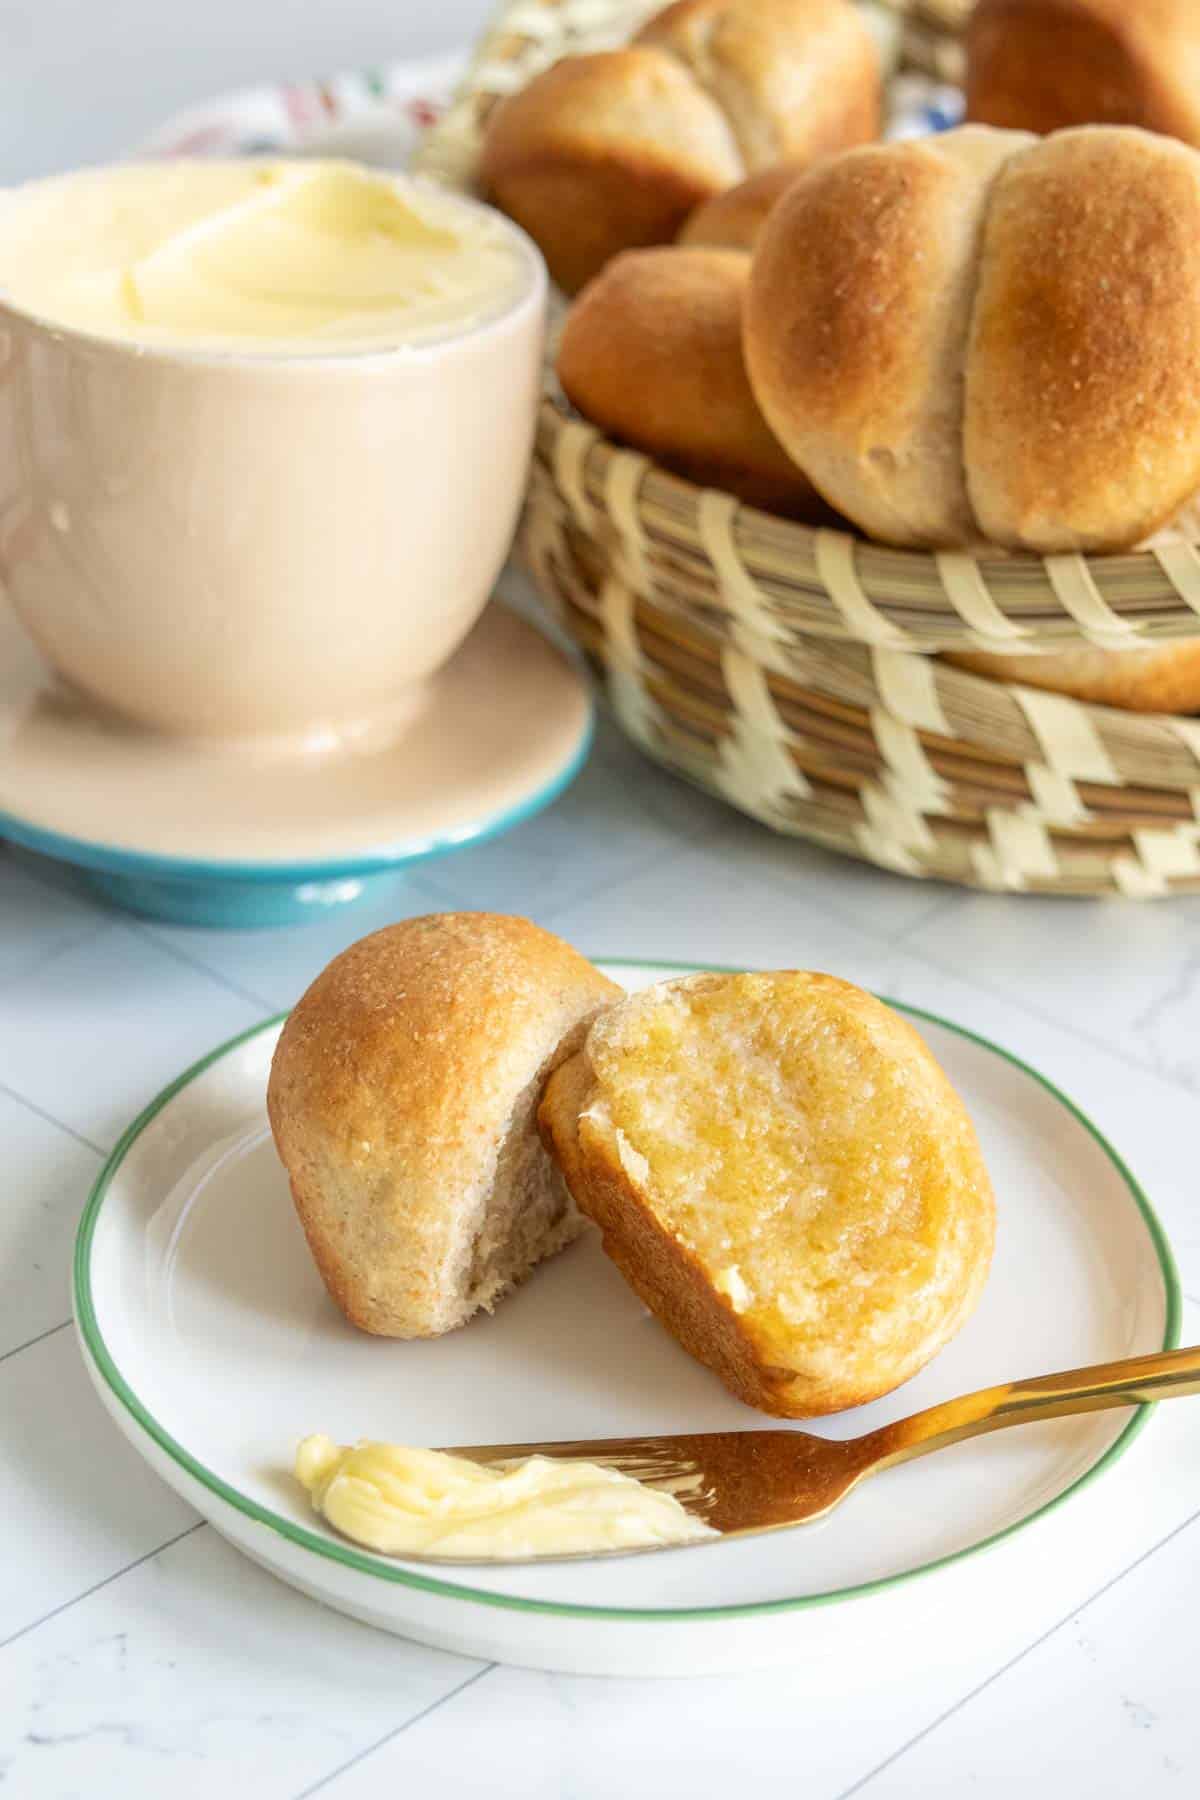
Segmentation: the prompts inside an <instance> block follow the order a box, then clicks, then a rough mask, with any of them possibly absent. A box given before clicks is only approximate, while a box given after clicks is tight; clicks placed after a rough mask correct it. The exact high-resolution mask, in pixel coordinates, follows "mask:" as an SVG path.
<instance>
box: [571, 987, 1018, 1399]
mask: <svg viewBox="0 0 1200 1800" xmlns="http://www.w3.org/2000/svg"><path fill="white" fill-rule="evenodd" d="M540 1119H541V1126H542V1131H543V1133H544V1134H545V1137H546V1141H547V1142H548V1144H549V1145H550V1146H551V1148H552V1150H553V1152H554V1154H555V1156H556V1157H557V1158H558V1160H559V1162H560V1163H561V1164H562V1167H563V1169H564V1171H565V1173H566V1177H567V1181H568V1183H569V1185H570V1188H571V1192H572V1193H573V1194H574V1196H575V1198H576V1200H577V1201H578V1203H579V1205H580V1206H581V1207H582V1208H583V1210H584V1211H585V1212H587V1213H589V1214H590V1215H591V1216H592V1218H593V1219H595V1221H596V1222H597V1224H598V1225H599V1226H600V1230H601V1233H602V1235H603V1243H604V1248H605V1250H606V1251H607V1253H608V1255H609V1256H610V1257H611V1258H612V1259H613V1261H614V1262H615V1263H616V1265H617V1267H618V1268H619V1269H620V1271H621V1273H622V1274H623V1275H624V1276H625V1278H626V1280H627V1281H628V1282H629V1284H630V1286H631V1287H632V1288H633V1289H634V1290H635V1292H636V1293H637V1294H638V1295H639V1296H640V1297H641V1299H642V1300H643V1301H644V1302H645V1304H646V1305H647V1306H648V1307H649V1308H650V1310H651V1311H652V1312H653V1313H655V1314H656V1315H657V1317H658V1318H659V1319H660V1320H661V1321H662V1323H663V1324H664V1325H665V1326H666V1327H667V1329H668V1330H669V1331H670V1332H671V1333H672V1334H673V1335H674V1336H675V1337H676V1338H677V1339H678V1341H679V1342H680V1343H681V1344H682V1345H683V1347H684V1349H685V1350H688V1351H690V1352H691V1354H692V1355H693V1356H694V1357H696V1358H697V1359H698V1360H699V1361H700V1362H702V1363H705V1364H707V1366H708V1367H709V1368H710V1369H713V1370H714V1371H715V1372H716V1374H717V1375H719V1376H720V1378H721V1380H722V1381H723V1382H724V1383H725V1385H726V1386H727V1387H728V1388H729V1389H730V1390H731V1391H732V1392H733V1393H734V1394H736V1395H737V1396H738V1397H739V1398H740V1399H742V1400H744V1401H746V1402H747V1404H748V1405H750V1406H755V1407H759V1408H760V1409H761V1410H762V1411H764V1412H769V1413H777V1414H780V1415H782V1416H784V1417H791V1418H804V1417H807V1416H810V1415H812V1414H815V1413H827V1412H835V1411H837V1410H839V1409H840V1408H842V1407H846V1406H857V1405H859V1404H861V1403H862V1402H864V1401H867V1400H874V1399H877V1398H878V1397H879V1395H881V1394H886V1393H887V1392H888V1391H889V1390H890V1389H892V1388H894V1387H896V1386H898V1385H899V1383H900V1382H902V1381H906V1380H907V1379H908V1377H909V1376H910V1375H914V1374H916V1372H917V1370H918V1369H920V1368H921V1367H922V1366H923V1365H924V1364H925V1363H927V1362H928V1361H929V1359H930V1357H932V1356H933V1355H934V1354H935V1352H936V1351H937V1350H939V1349H940V1348H941V1346H942V1345H943V1344H944V1343H945V1342H946V1341H947V1339H948V1338H950V1337H951V1336H952V1335H953V1333H954V1332H955V1331H957V1330H958V1328H959V1326H960V1325H962V1323H963V1322H964V1321H965V1319H966V1318H967V1317H968V1316H969V1314H970V1313H971V1311H972V1309H973V1308H974V1306H975V1304H976V1302H977V1300H978V1299H979V1296H980V1293H981V1291H982V1288H983V1284H984V1282H985V1280H986V1278H987V1272H988V1267H989V1263H990V1260H991V1254H992V1241H993V1234H994V1205H993V1200H992V1191H991V1187H990V1184H989V1182H988V1176H987V1171H986V1169H985V1167H984V1164H983V1158H982V1156H981V1154H980V1150H979V1145H978V1143H977V1141H976V1138H975V1133H974V1130H973V1129H972V1126H971V1122H970V1119H969V1118H968V1117H967V1113H966V1110H965V1108H964V1107H963V1104H962V1102H961V1101H960V1099H959V1098H958V1096H957V1094H956V1093H955V1092H954V1089H953V1088H952V1087H951V1085H950V1083H949V1081H948V1080H947V1079H946V1077H945V1075H944V1074H943V1073H942V1070H941V1069H940V1068H939V1066H938V1064H937V1063H936V1062H935V1061H934V1058H933V1057H932V1055H931V1054H930V1052H929V1050H928V1049H927V1048H926V1046H925V1044H924V1042H923V1040H922V1039H921V1038H920V1036H919V1035H918V1034H917V1032H916V1031H914V1029H913V1028H912V1026H911V1025H909V1024H908V1023H907V1022H906V1021H905V1020H903V1019H901V1018H900V1017H899V1015H898V1014H897V1013H895V1012H893V1011H892V1010H891V1009H890V1008H889V1007H887V1006H884V1005H883V1004H882V1002H881V1001H878V1000H875V999H873V998H872V996H871V995H869V994H866V993H863V992H862V990H861V989H859V988H856V987H853V986H851V985H850V983H848V982H845V981H838V980H836V979H835V978H834V977H832V976H830V975H817V974H809V973H804V972H800V973H782V974H767V975H698V976H691V977H687V978H684V979H682V980H678V981H671V982H666V983H664V984H663V985H662V986H660V987H654V988H649V989H647V990H645V991H644V992H641V993H637V994H634V995H631V996H630V997H629V998H628V999H625V1000H623V1001H621V1002H619V1003H618V1004H617V1005H616V1006H615V1007H613V1008H611V1009H610V1010H608V1011H607V1012H605V1013H603V1014H602V1015H601V1016H600V1017H599V1018H597V1019H596V1021H595V1022H594V1023H593V1025H592V1026H591V1028H590V1030H589V1031H588V1034H587V1038H586V1041H585V1042H584V1044H583V1047H582V1048H581V1049H580V1050H579V1051H578V1052H577V1054H576V1055H574V1056H573V1057H571V1058H570V1059H569V1060H568V1061H567V1062H565V1063H563V1065H562V1066H561V1067H560V1068H559V1069H557V1070H556V1071H555V1073H554V1074H553V1075H552V1076H551V1078H550V1081H549V1084H548V1086H547V1089H546V1097H545V1099H544V1101H543V1102H542V1106H541V1111H540Z"/></svg>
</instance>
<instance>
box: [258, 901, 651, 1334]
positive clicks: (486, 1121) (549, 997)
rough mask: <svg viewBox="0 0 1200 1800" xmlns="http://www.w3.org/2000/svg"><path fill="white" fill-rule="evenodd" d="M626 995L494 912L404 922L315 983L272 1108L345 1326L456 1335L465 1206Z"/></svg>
mask: <svg viewBox="0 0 1200 1800" xmlns="http://www.w3.org/2000/svg"><path fill="white" fill-rule="evenodd" d="M619 992H620V990H619V989H618V988H616V987H615V986H614V985H613V983H612V982H610V981H608V980H607V979H606V978H605V977H604V976H603V975H601V974H600V972H599V971H598V970H597V969H595V968H593V967H592V965H591V964H590V963H589V962H588V961H587V960H586V959H585V958H584V957H582V956H580V955H579V954H578V953H577V952H576V951H575V950H572V949H571V947H570V946H569V945H567V944H565V943H563V942H562V941H561V940H560V939H558V938H555V937H553V936H552V935H551V934H550V933H549V932H546V931H542V930H541V929H540V928H539V927H538V926H536V925H532V924H530V923H529V922H528V921H527V920H524V919H512V918H502V917H498V916H495V915H492V914H488V913H449V914H443V915H434V916H432V917H428V918H420V919H408V920H405V921H404V922H403V923H402V924H398V925H393V926H389V927H387V928H386V929H385V930H383V931H377V932H375V933H373V934H372V935H371V936H370V937H366V938H364V939H362V940H361V941H360V942H359V943H357V944H354V945H352V946H351V947H350V949H348V950H345V951H343V952H342V954H341V955H340V956H338V957H335V958H334V960H333V962H332V963H330V964H329V966H328V967H327V968H326V969H325V970H324V971H323V972H322V973H321V974H320V975H318V977H317V979H316V980H315V981H314V982H313V983H312V985H311V987H310V988H309V989H308V991H307V992H306V993H305V994H304V996H303V997H302V998H301V1000H300V1001H299V1002H298V1003H297V1005H296V1006H295V1008H294V1009H293V1011H292V1013H291V1015H290V1017H289V1018H288V1020H287V1023H286V1024H285V1026H284V1028H283V1031H282V1033H281V1035H280V1039H279V1043H278V1045H277V1047H276V1051H275V1056H274V1060H273V1062H272V1066H271V1077H270V1082H269V1085H268V1090H267V1110H268V1114H269V1117H270V1121H271V1129H272V1131H273V1133H274V1136H275V1143H276V1147H277V1149H278V1152H279V1156H280V1160H281V1161H282V1162H283V1164H284V1167H285V1168H286V1169H287V1172H288V1176H289V1178H290V1182H291V1188H292V1195H293V1199H294V1200H295V1203H296V1210H297V1213H298V1214H299V1217H300V1222H301V1224H302V1225H303V1227H304V1231H305V1235H306V1237H307V1239H308V1242H309V1247H310V1249H311V1251H312V1254H313V1257H314V1260H315V1261H316V1263H317V1267H318V1268H319V1270H320V1272H321V1276H322V1279H323V1280H324V1282H325V1285H326V1287H327V1288H328V1290H329V1292H330V1294H331V1295H332V1296H333V1298H334V1300H335V1301H336V1302H337V1304H338V1305H339V1306H340V1307H341V1309H342V1311H343V1312H344V1313H345V1315H346V1317H347V1318H348V1319H350V1321H351V1322H352V1323H353V1324H355V1325H358V1326H360V1327H361V1328H362V1329H363V1330H365V1331H371V1332H376V1333H379V1334H381V1335H384V1336H393V1337H413V1336H429V1335H436V1334H437V1333H438V1332H439V1331H442V1330H446V1329H448V1328H449V1327H450V1325H452V1324H457V1323H460V1322H461V1306H460V1303H459V1302H458V1301H456V1300H455V1299H454V1297H453V1296H452V1295H450V1294H449V1293H448V1291H447V1284H448V1279H449V1271H450V1269H451V1265H452V1264H453V1261H454V1256H455V1250H456V1243H457V1240H458V1239H459V1238H461V1231H462V1207H463V1206H464V1205H465V1204H466V1197H467V1196H468V1195H469V1194H471V1193H473V1192H474V1193H479V1192H481V1190H482V1187H483V1186H484V1185H486V1181H487V1178H488V1172H489V1170H490V1169H491V1168H494V1166H495V1162H496V1157H497V1154H498V1152H499V1149H500V1147H501V1146H502V1144H503V1143H504V1141H505V1136H506V1133H507V1132H508V1130H509V1127H510V1123H511V1120H512V1115H513V1112H514V1107H515V1106H516V1104H517V1102H518V1101H519V1099H520V1097H521V1096H522V1094H523V1093H524V1092H525V1090H527V1088H528V1086H529V1084H530V1082H531V1081H533V1080H534V1079H535V1077H537V1075H538V1073H539V1071H540V1070H542V1069H543V1068H544V1067H545V1066H546V1065H547V1063H548V1062H549V1063H552V1062H553V1060H554V1059H555V1057H556V1056H557V1055H559V1054H562V1055H565V1054H567V1053H568V1051H569V1050H570V1049H571V1048H572V1047H573V1045H572V1041H571V1036H570V1034H571V1032H572V1031H573V1030H577V1028H578V1027H579V1026H580V1024H581V1022H582V1021H584V1020H586V1019H588V1018H590V1017H591V1016H592V1015H593V1014H594V1013H595V1011H596V1010H597V1009H598V1008H599V1007H601V1006H603V1005H605V1004H608V1003H610V1002H611V1001H612V1000H613V999H614V998H615V997H616V996H617V995H618V994H619ZM538 1154H540V1152H538ZM559 1241H565V1235H561V1234H560V1239H559ZM552 1247H557V1246H556V1245H551V1244H547V1245H546V1246H545V1248H546V1249H549V1248H552ZM456 1309H457V1310H456Z"/></svg>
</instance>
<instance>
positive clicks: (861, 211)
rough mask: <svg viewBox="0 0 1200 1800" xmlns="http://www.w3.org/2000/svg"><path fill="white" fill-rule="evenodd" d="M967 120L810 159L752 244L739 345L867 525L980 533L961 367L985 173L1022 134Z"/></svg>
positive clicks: (988, 177) (836, 494) (785, 437)
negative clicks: (975, 527)
mask: <svg viewBox="0 0 1200 1800" xmlns="http://www.w3.org/2000/svg"><path fill="white" fill-rule="evenodd" d="M1030 141H1031V140H1029V139H1028V138H1024V137H1013V136H1011V135H1009V134H1007V133H998V132H990V131H985V130H980V129H978V128H976V129H974V130H964V131H960V132H952V133H948V134H947V135H946V136H944V137H940V138H929V139H927V140H923V141H922V142H920V143H914V144H905V145H882V144H881V145H874V146H871V147H870V148H868V149H863V150H858V151H854V152H853V153H851V154H848V155H845V156H840V157H836V158H832V159H830V161H829V162H827V163H825V164H823V165H822V166H821V167H820V168H817V169H814V170H812V171H810V173H809V174H808V175H806V176H804V177H803V178H802V179H801V180H800V181H799V182H798V183H797V184H795V185H794V186H793V187H792V188H791V190H790V191H789V192H788V193H787V194H786V195H785V196H784V198H783V199H782V200H781V201H780V202H779V205H778V206H777V207H776V208H775V209H774V211H773V212H772V214H771V216H770V219H769V220H768V222H767V224H766V226H765V227H764V229H763V234H762V237H761V239H760V241H759V245H758V249H757V252H756V254H755V259H754V265H753V273H752V277H751V282H750V290H749V295H748V300H747V308H746V324H745V337H746V360H747V365H748V367H749V371H750V378H751V381H752V383H753V386H754V391H755V393H756V395H757V397H758V400H759V404H760V405H761V407H762V409H763V412H764V413H765V414H766V417H767V420H768V422H769V423H770V425H771V426H772V427H773V429H774V431H775V433H776V435H777V436H778V438H779V439H780V441H781V442H782V443H783V444H784V445H785V446H786V448H787V449H788V450H789V452H790V453H791V455H792V457H793V458H794V459H795V461H796V462H798V463H799V464H800V466H801V467H802V468H803V469H804V470H805V472H806V473H807V474H808V475H809V476H810V478H811V479H812V480H813V482H814V483H815V485H816V486H817V487H818V488H819V489H820V491H821V492H822V493H824V494H825V496H826V497H827V498H828V499H830V500H831V501H834V502H835V503H836V504H837V505H838V507H839V509H840V510H841V511H843V512H845V513H846V515H847V516H848V517H849V518H851V519H853V520H854V522H855V524H856V525H858V526H859V527H860V528H861V529H862V530H863V531H865V532H867V533H868V534H869V535H870V536H872V537H879V538H883V539H886V540H887V541H888V542H890V543H900V544H917V543H938V542H941V543H956V542H963V541H965V540H966V539H967V538H969V537H970V536H971V535H972V519H971V510H970V504H969V501H968V499H967V491H966V480H965V476H964V472H963V467H962V448H961V440H962V368H963V356H964V350H965V344H966V338H967V332H968V329H969V325H970V318H971V306H972V300H973V295H974V289H975V284H976V279H977V271H978V259H979V245H980V237H981V227H982V222H983V207H984V198H985V195H986V193H987V189H988V187H989V185H990V183H991V181H992V179H993V178H994V176H995V174H996V171H997V169H998V168H1000V167H1001V166H1002V165H1003V163H1004V162H1005V161H1006V160H1007V158H1008V157H1009V156H1010V155H1011V154H1012V152H1013V151H1014V149H1018V148H1020V147H1022V146H1023V145H1024V144H1026V143H1028V142H1030Z"/></svg>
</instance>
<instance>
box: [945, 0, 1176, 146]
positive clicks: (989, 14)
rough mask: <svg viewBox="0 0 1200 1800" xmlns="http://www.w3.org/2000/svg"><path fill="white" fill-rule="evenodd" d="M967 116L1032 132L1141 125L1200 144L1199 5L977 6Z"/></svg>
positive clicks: (1152, 1)
mask: <svg viewBox="0 0 1200 1800" xmlns="http://www.w3.org/2000/svg"><path fill="white" fill-rule="evenodd" d="M967 117H968V118H970V119H977V120H979V121H981V122H982V123H985V124H989V125H1005V126H1011V127H1017V128H1019V129H1021V130H1025V131H1037V132H1043V133H1046V132H1051V131H1059V130H1061V129H1062V128H1063V127H1064V126H1070V125H1093V124H1095V125H1141V126H1143V127H1144V128H1145V129H1146V130H1148V131H1160V132H1164V133H1166V134H1167V135H1168V136H1169V137H1179V138H1183V139H1184V140H1185V141H1186V142H1187V143H1190V144H1200V7H1197V5H1196V4H1195V0H978V4H977V5H976V6H975V8H974V10H973V11H972V13H971V16H970V20H969V22H968V25H967Z"/></svg>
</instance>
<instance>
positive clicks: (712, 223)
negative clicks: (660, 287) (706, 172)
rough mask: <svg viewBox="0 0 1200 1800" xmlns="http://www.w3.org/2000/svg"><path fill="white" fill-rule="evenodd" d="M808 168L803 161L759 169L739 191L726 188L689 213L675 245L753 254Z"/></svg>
mask: <svg viewBox="0 0 1200 1800" xmlns="http://www.w3.org/2000/svg"><path fill="white" fill-rule="evenodd" d="M808 167H810V164H809V163H808V162H807V161H805V159H804V158H802V157H799V158H797V157H792V158H790V159H789V160H788V161H787V162H781V163H773V164H772V166H771V167H770V168H769V169H760V170H759V172H758V174H757V175H750V176H748V177H747V179H746V180H745V181H739V182H738V184H737V186H736V187H731V188H726V190H725V192H724V193H723V194H716V195H714V197H713V198H712V199H711V200H704V201H702V202H701V204H700V205H699V206H698V207H697V208H696V210H695V212H693V213H689V215H688V217H687V219H686V220H685V222H684V226H683V230H682V231H681V232H680V233H679V236H678V237H677V238H676V240H675V241H676V243H677V244H686V245H688V246H693V245H699V244H704V245H707V246H708V247H710V248H712V249H723V250H753V248H754V246H755V244H756V243H757V242H758V236H759V233H760V232H761V231H762V228H763V226H764V225H765V224H766V222H767V215H768V214H769V213H770V212H771V210H772V209H773V207H774V206H775V203H776V202H777V201H778V200H781V199H782V198H783V196H784V194H785V193H786V192H787V190H788V188H790V187H791V185H792V183H793V181H795V180H796V179H797V177H798V176H800V175H803V173H804V171H805V169H806V168H808Z"/></svg>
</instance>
